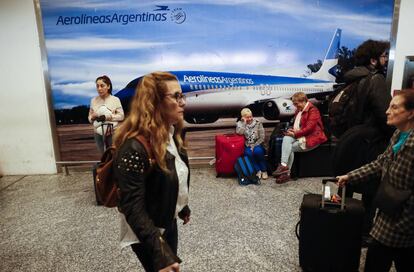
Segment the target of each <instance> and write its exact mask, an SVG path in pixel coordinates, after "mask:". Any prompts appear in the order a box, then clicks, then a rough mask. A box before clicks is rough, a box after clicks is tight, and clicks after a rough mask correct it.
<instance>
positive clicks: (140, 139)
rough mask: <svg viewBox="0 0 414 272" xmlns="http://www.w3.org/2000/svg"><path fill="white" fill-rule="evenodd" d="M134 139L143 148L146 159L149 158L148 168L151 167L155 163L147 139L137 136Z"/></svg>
mask: <svg viewBox="0 0 414 272" xmlns="http://www.w3.org/2000/svg"><path fill="white" fill-rule="evenodd" d="M136 139H137V140H138V141H139V142H140V143H141V144H142V145H143V146H144V148H145V151H146V152H147V154H148V157H149V162H150V166H151V167H152V166H153V165H154V163H155V159H154V154H153V152H152V148H151V145H150V143H149V141H148V139H147V138H145V137H144V136H142V135H138V136H137V137H136Z"/></svg>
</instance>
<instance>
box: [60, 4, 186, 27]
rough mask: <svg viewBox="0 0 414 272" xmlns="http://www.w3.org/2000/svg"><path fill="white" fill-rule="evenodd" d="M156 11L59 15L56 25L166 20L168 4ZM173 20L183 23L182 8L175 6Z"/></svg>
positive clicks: (171, 15)
mask: <svg viewBox="0 0 414 272" xmlns="http://www.w3.org/2000/svg"><path fill="white" fill-rule="evenodd" d="M156 7H157V8H156V9H154V10H153V11H154V12H142V13H129V14H121V13H116V12H114V13H112V14H102V15H88V14H80V15H78V16H59V17H58V19H57V21H56V25H62V26H64V25H88V24H115V23H117V24H122V25H127V24H129V23H140V22H165V21H167V18H168V13H167V11H170V9H169V8H168V6H158V5H157V6H156ZM170 17H171V20H172V21H173V22H175V23H177V24H182V23H183V22H184V21H185V19H186V14H185V12H184V11H183V10H182V9H181V8H175V9H173V10H172V11H171V14H170Z"/></svg>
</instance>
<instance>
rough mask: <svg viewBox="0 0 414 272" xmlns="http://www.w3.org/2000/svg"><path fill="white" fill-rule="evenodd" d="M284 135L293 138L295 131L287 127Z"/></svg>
mask: <svg viewBox="0 0 414 272" xmlns="http://www.w3.org/2000/svg"><path fill="white" fill-rule="evenodd" d="M285 135H286V136H290V137H293V138H295V131H294V130H293V128H289V129H288V130H287V131H286V132H285Z"/></svg>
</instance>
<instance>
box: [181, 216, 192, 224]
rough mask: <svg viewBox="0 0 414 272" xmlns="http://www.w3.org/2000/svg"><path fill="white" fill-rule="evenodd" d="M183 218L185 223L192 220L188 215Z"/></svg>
mask: <svg viewBox="0 0 414 272" xmlns="http://www.w3.org/2000/svg"><path fill="white" fill-rule="evenodd" d="M181 219H182V220H183V225H185V224H187V223H188V222H190V216H189V215H186V216H184V217H183V218H181Z"/></svg>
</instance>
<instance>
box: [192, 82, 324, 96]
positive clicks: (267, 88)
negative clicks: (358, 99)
mask: <svg viewBox="0 0 414 272" xmlns="http://www.w3.org/2000/svg"><path fill="white" fill-rule="evenodd" d="M190 89H191V90H208V89H224V90H230V89H232V90H242V89H243V87H242V86H225V85H210V84H207V85H205V84H190ZM253 90H255V91H261V92H262V94H265V93H267V94H270V92H271V91H290V92H310V91H317V92H322V91H323V89H322V88H317V89H309V88H298V87H284V86H274V85H260V86H253Z"/></svg>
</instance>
